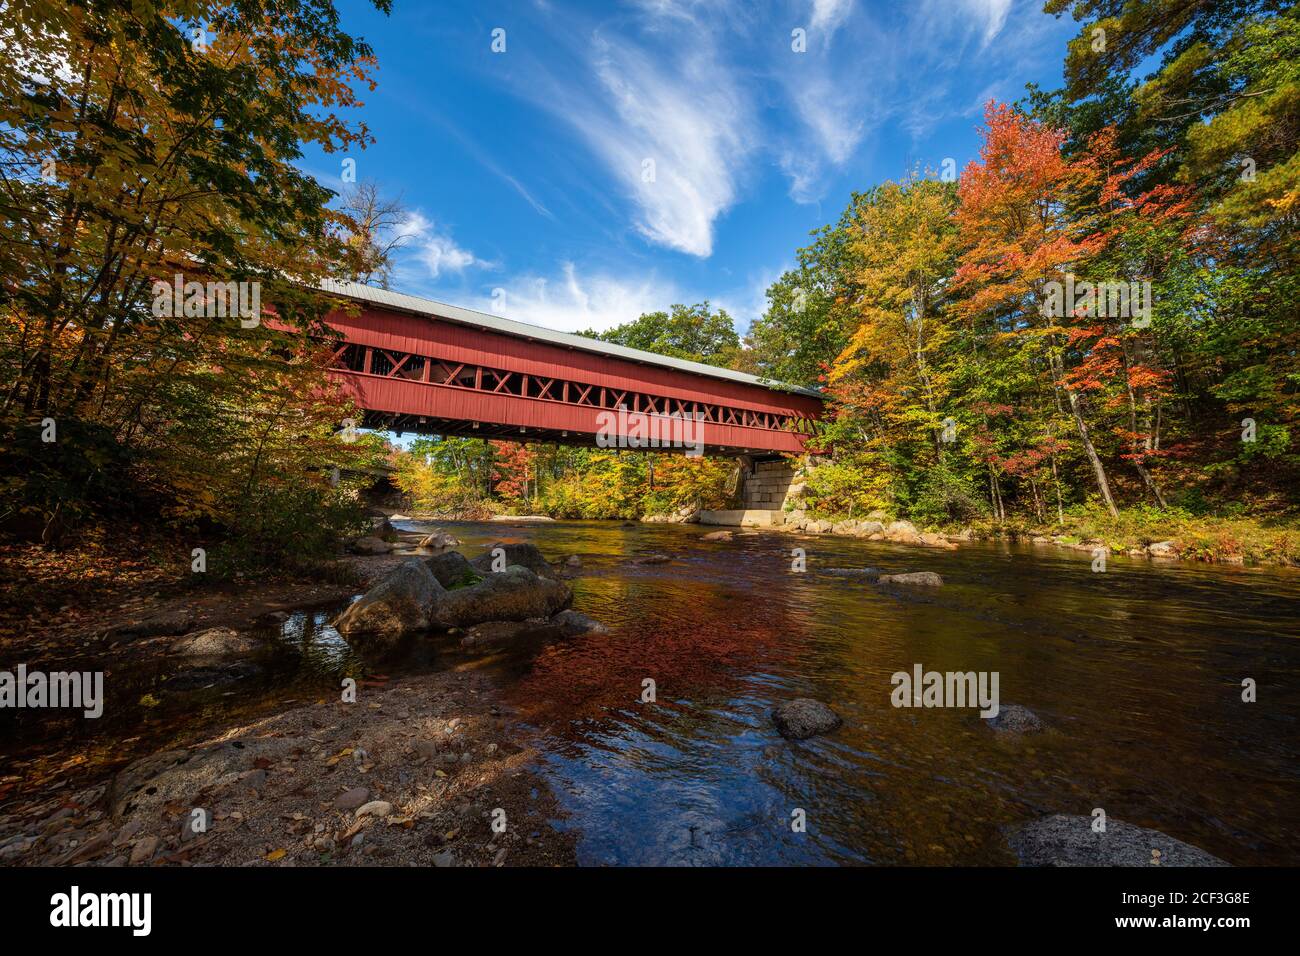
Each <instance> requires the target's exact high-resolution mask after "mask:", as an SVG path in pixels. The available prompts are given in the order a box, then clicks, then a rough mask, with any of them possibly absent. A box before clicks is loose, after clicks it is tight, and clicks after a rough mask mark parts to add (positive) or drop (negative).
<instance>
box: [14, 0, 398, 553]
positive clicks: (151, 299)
mask: <svg viewBox="0 0 1300 956" xmlns="http://www.w3.org/2000/svg"><path fill="white" fill-rule="evenodd" d="M376 5H377V6H378V7H379V8H380V9H381V10H385V11H386V10H387V8H388V2H387V0H377V4H376ZM0 46H2V47H3V49H4V51H5V53H6V56H5V57H4V62H3V65H0V193H2V194H3V196H4V202H3V203H2V204H0V249H2V250H3V252H0V255H2V256H3V262H2V265H3V269H4V282H3V284H0V379H2V388H3V397H2V398H0V432H2V434H3V440H0V445H3V446H4V447H5V448H6V449H7V450H8V453H7V455H6V458H7V460H6V461H5V466H6V468H5V472H6V474H17V475H22V474H33V475H34V474H38V473H44V474H46V475H47V478H48V477H50V476H49V469H50V468H61V467H63V466H64V465H67V467H69V468H72V469H73V471H74V472H78V473H81V472H82V471H84V472H85V474H86V475H87V476H88V477H87V479H86V480H85V481H81V480H79V481H78V482H75V483H70V482H67V481H46V482H36V481H28V482H23V481H19V482H17V483H14V482H10V483H7V484H6V485H5V487H4V488H3V490H2V493H3V494H4V496H5V500H4V507H3V511H4V513H5V514H6V515H8V516H10V517H12V516H14V515H16V514H27V513H31V512H39V513H41V514H43V515H44V516H45V519H46V521H47V523H48V522H49V521H52V520H53V518H54V516H56V515H60V514H63V515H66V514H67V512H68V509H74V508H77V507H80V504H79V502H81V503H84V501H85V496H86V495H87V494H89V493H90V492H91V491H92V490H93V489H94V488H95V487H102V486H103V484H104V481H103V479H104V478H105V477H106V476H105V468H106V466H107V462H108V461H109V460H112V461H114V462H119V463H120V462H129V463H131V464H132V467H130V468H128V469H126V470H124V471H123V472H121V473H117V474H114V475H113V476H112V477H113V481H115V482H118V483H124V482H129V481H131V480H135V481H138V482H140V483H142V484H143V485H146V486H148V487H150V488H153V489H167V494H169V495H170V496H172V497H174V498H175V507H174V508H173V509H170V510H173V511H175V512H176V513H178V514H186V513H192V512H193V511H194V510H195V509H198V510H203V507H204V495H205V494H206V493H207V492H208V491H213V490H215V489H212V488H211V483H209V482H205V481H204V480H203V478H204V476H205V474H206V473H207V472H209V471H211V470H212V469H214V468H216V469H220V468H222V467H229V468H232V469H233V471H231V472H229V473H230V474H236V473H239V470H240V467H242V465H241V466H235V465H233V464H225V463H223V462H222V461H221V460H220V459H218V460H213V459H211V458H206V457H205V456H204V455H202V454H199V448H200V447H201V445H200V444H199V442H200V437H199V436H201V435H211V434H223V433H224V434H226V435H227V437H228V438H230V437H234V436H235V435H237V440H238V441H239V442H241V443H242V442H248V443H250V444H251V445H252V446H253V447H255V448H259V449H261V450H262V452H263V453H260V454H255V455H254V456H253V457H252V458H251V459H249V461H248V464H249V465H250V466H251V467H252V468H253V471H252V472H251V473H250V474H251V476H252V477H251V478H246V479H245V481H246V482H247V481H251V482H252V483H253V484H254V485H257V486H261V484H262V483H263V482H265V481H267V480H269V479H267V478H266V476H265V474H264V473H263V471H264V469H266V468H267V467H268V462H272V461H275V460H276V456H275V455H268V454H266V453H265V452H266V451H267V450H268V449H270V448H273V447H284V446H283V444H282V442H284V441H286V440H289V439H290V438H291V437H292V436H294V435H295V434H303V433H305V432H309V431H310V432H312V433H313V434H324V435H330V434H332V431H333V429H336V428H337V427H338V424H339V418H338V417H337V416H338V415H340V414H347V411H346V409H345V408H343V406H341V405H340V404H339V403H337V402H332V403H326V402H321V401H318V397H319V396H318V394H317V392H316V389H319V388H320V387H321V386H322V384H323V378H322V376H321V374H320V367H319V364H318V362H317V358H318V356H317V354H316V353H317V347H316V346H315V345H312V344H311V343H309V342H307V341H306V340H305V339H304V338H303V337H302V336H301V335H300V334H295V333H300V332H303V331H309V332H314V333H317V334H320V335H325V334H326V330H325V329H324V328H323V327H321V326H320V325H319V322H318V320H319V318H320V317H321V316H322V315H323V314H324V312H325V311H326V310H327V309H328V308H329V307H330V303H329V302H328V301H326V299H325V297H323V296H321V295H320V294H319V293H317V292H315V291H314V288H313V287H314V285H315V283H316V281H317V280H318V279H320V278H322V277H325V276H327V275H337V274H339V273H338V272H336V269H337V270H340V271H341V272H342V274H344V275H346V274H348V271H349V265H348V264H349V261H350V259H351V256H350V254H349V250H348V248H347V246H346V245H345V243H344V242H343V241H342V236H343V235H344V233H345V232H346V231H347V229H348V225H349V224H348V223H347V221H346V218H345V217H344V216H342V215H341V214H340V213H337V212H333V211H331V210H330V209H329V208H328V205H327V204H328V201H329V199H330V198H331V196H332V194H331V193H330V191H329V190H327V189H325V188H324V187H323V186H321V185H320V184H319V183H317V182H316V181H315V180H314V179H312V178H311V177H310V176H309V175H307V174H306V173H304V172H302V171H301V170H300V169H299V168H298V166H297V161H298V160H299V159H300V158H301V156H302V149H303V144H305V143H311V144H315V145H316V146H318V147H320V148H322V149H324V150H325V151H326V152H327V153H330V152H336V151H339V150H346V149H351V148H354V147H355V148H360V147H363V146H364V145H365V144H366V143H367V142H368V141H369V139H370V137H369V134H368V132H367V131H366V129H365V127H364V125H362V124H352V123H349V122H348V121H347V119H346V117H345V115H344V113H345V112H346V111H347V110H348V109H350V108H351V107H354V106H356V105H358V103H359V100H358V96H357V93H356V90H355V87H357V86H365V85H367V84H369V83H370V69H371V67H372V65H373V58H372V56H371V51H370V49H369V47H368V46H367V45H366V44H365V43H364V42H362V41H359V40H357V39H355V38H353V37H351V36H349V35H348V34H347V33H345V32H343V31H342V30H340V29H339V25H338V13H337V11H336V10H335V9H334V6H333V4H332V3H331V2H329V0H289V2H275V3H271V2H258V0H250V2H241V3H239V4H233V5H232V4H227V3H217V2H192V3H187V4H185V5H183V7H182V8H180V9H179V10H177V8H175V7H174V6H172V5H163V4H159V3H155V2H150V0H142V2H139V3H134V4H130V5H127V6H123V5H121V4H117V3H108V2H104V0H90V2H86V3H76V4H47V3H40V2H35V0H15V2H12V3H6V4H5V5H4V8H3V13H2V14H0ZM176 277H180V278H179V284H180V287H181V289H182V290H191V289H192V290H195V291H193V292H192V293H190V292H186V294H185V297H184V298H185V301H184V304H183V305H181V304H179V303H178V304H177V305H178V307H176V308H172V307H171V306H172V301H171V300H172V296H171V291H170V290H171V289H172V288H173V284H174V283H176V282H177V278H176ZM160 288H161V290H162V291H160ZM236 295H237V302H238V305H237V306H236ZM262 304H266V305H268V306H271V305H273V307H274V311H275V318H276V322H275V323H271V322H269V321H264V319H269V314H267V315H264V314H263V311H262V308H261V306H262ZM164 305H165V306H166V308H164V307H163V306H164ZM236 312H237V314H236ZM326 405H329V406H330V407H329V408H328V410H327V409H326ZM322 414H328V416H330V417H331V418H333V426H332V427H331V425H330V424H329V423H328V422H326V421H325V420H323V419H322V418H321V417H320V416H321V415H322ZM43 420H48V421H55V422H57V423H58V424H59V426H60V427H61V428H62V430H63V434H64V435H65V436H67V437H68V439H69V440H70V444H69V445H68V446H66V447H64V448H62V449H61V453H60V456H59V457H58V458H57V460H56V458H55V457H54V456H51V455H49V454H46V450H45V449H42V448H40V447H39V446H38V445H33V444H32V443H31V442H30V441H29V438H30V436H31V434H32V432H33V429H35V428H37V427H38V425H39V422H40V421H43ZM270 420H274V421H277V422H278V423H279V424H278V425H277V426H276V427H275V428H274V429H271V431H270V432H268V431H267V430H266V422H267V421H270ZM322 430H323V431H322ZM91 434H93V435H95V436H98V437H97V438H96V439H94V441H93V442H92V441H91V440H90V439H89V438H86V440H85V442H77V441H72V439H73V438H74V436H78V435H80V436H89V435H91ZM93 448H101V449H103V448H108V449H111V454H110V455H107V457H105V454H102V453H101V452H100V451H93ZM219 450H220V451H224V452H227V453H229V454H232V455H234V454H236V453H239V452H242V450H243V448H242V447H240V448H232V447H231V446H230V444H229V443H227V444H225V445H223V446H221V447H220V449H219ZM356 451H357V450H356V449H354V448H348V447H341V446H340V447H338V448H336V449H335V451H334V456H335V457H336V458H347V457H348V456H349V455H351V454H353V453H355V452H356ZM32 455H34V456H35V457H34V458H33V457H31V456H32ZM97 461H98V462H99V463H98V464H97V463H96V462H97ZM60 462H61V463H62V464H60ZM284 463H285V464H286V465H287V459H285V460H284ZM191 469H199V471H197V472H195V471H193V470H191ZM223 474H226V473H224V472H223ZM315 474H316V478H314V479H312V478H308V479H306V480H309V481H311V480H317V481H321V482H323V481H324V477H323V475H321V474H320V473H319V472H317V473H315ZM94 476H99V479H97V480H98V485H97V484H96V480H91V479H93V478H94ZM51 489H55V490H51ZM321 494H322V495H325V496H328V493H327V492H324V491H322V492H321ZM218 497H220V496H218ZM284 500H286V501H287V500H288V499H284ZM322 500H323V499H322ZM223 501H224V506H225V507H226V508H232V507H237V504H236V503H235V502H234V501H233V500H232V499H223ZM223 517H224V518H229V519H231V520H232V521H233V519H234V517H235V516H234V515H233V514H231V513H230V512H229V511H227V512H225V513H224V514H223ZM47 530H48V529H47Z"/></svg>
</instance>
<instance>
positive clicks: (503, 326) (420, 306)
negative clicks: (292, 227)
mask: <svg viewBox="0 0 1300 956" xmlns="http://www.w3.org/2000/svg"><path fill="white" fill-rule="evenodd" d="M321 289H322V290H323V291H325V292H328V293H330V294H332V295H340V296H344V297H346V298H349V299H356V300H358V301H361V302H370V303H372V304H374V305H382V306H384V307H386V308H389V309H396V310H397V311H399V312H410V313H413V314H415V315H427V316H432V317H436V318H439V319H445V320H447V321H449V322H459V323H461V324H463V325H474V326H478V327H479V328H482V329H488V330H490V331H492V332H502V333H504V334H506V335H514V336H517V337H519V338H524V339H533V340H535V341H538V342H549V343H550V344H552V345H560V346H563V347H565V348H571V349H582V350H583V351H585V352H595V353H596V354H597V355H608V356H616V357H618V358H621V359H627V360H629V361H632V362H644V363H645V364H647V365H660V366H663V367H665V368H674V369H678V370H679V371H683V372H691V373H693V374H695V375H707V376H710V377H711V378H722V379H728V380H730V381H733V382H744V383H745V384H746V385H758V386H760V387H762V388H767V389H772V390H773V391H778V392H794V393H796V394H799V395H810V396H812V397H813V398H821V397H822V395H821V393H820V392H815V391H813V390H812V389H810V388H802V387H800V386H797V385H784V384H782V383H781V382H777V381H773V380H772V379H768V378H761V377H759V376H757V375H749V374H746V373H745V372H734V371H732V370H731V369H728V368H716V367H715V366H712V365H705V364H703V363H702V362H688V361H686V360H685V359H679V358H671V357H669V356H667V355H658V354H656V353H654V352H645V351H642V350H641V349H631V348H628V347H626V346H624V345H615V344H613V343H612V342H602V341H600V340H599V339H589V338H587V337H586V336H585V335H573V334H572V333H569V332H556V331H555V330H554V329H547V328H543V327H542V326H540V325H532V324H530V323H528V322H517V321H515V320H514V319H507V318H504V317H503V316H499V315H492V314H490V313H487V312H477V311H475V310H474V309H462V308H461V307H460V306H458V305H448V304H447V303H445V302H435V301H434V300H432V299H421V298H419V297H418V296H414V295H406V294H405V293H402V292H392V291H389V290H388V289H377V288H375V287H374V286H368V285H362V284H361V283H359V282H338V281H335V280H333V279H326V280H324V281H323V282H321Z"/></svg>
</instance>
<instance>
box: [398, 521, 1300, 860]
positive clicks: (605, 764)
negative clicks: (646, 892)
mask: <svg viewBox="0 0 1300 956" xmlns="http://www.w3.org/2000/svg"><path fill="white" fill-rule="evenodd" d="M404 526H406V527H420V528H423V527H425V526H424V525H418V524H416V523H408V524H404ZM441 527H445V528H447V529H448V530H450V531H452V533H454V534H456V535H457V536H458V537H461V538H462V539H464V540H465V541H466V547H465V548H463V549H462V550H465V551H466V552H467V553H474V552H476V551H477V550H478V548H480V547H482V546H483V545H486V544H487V543H489V542H491V541H493V540H497V539H504V540H531V541H533V542H534V543H536V544H537V545H538V546H539V547H540V548H541V549H542V550H543V551H544V552H545V553H546V554H547V555H548V556H550V557H553V558H554V557H561V556H565V555H568V554H575V553H576V554H579V555H581V556H582V558H583V564H584V567H583V572H582V575H581V577H579V578H578V579H576V580H575V581H574V582H573V583H574V586H575V593H576V597H575V600H574V606H575V607H577V608H578V609H579V610H581V611H583V612H585V613H587V614H590V615H591V616H593V617H595V618H597V619H598V620H600V621H603V622H604V623H606V624H607V625H609V627H610V631H611V632H610V633H609V634H607V635H593V636H590V637H584V638H579V639H576V640H571V641H567V642H562V643H556V644H552V645H549V646H547V647H545V648H543V649H542V650H541V651H540V652H538V653H537V654H536V655H535V656H533V657H531V658H530V659H528V660H527V661H523V662H517V663H516V665H515V667H514V677H513V680H512V681H511V682H510V686H509V690H508V694H509V696H510V698H511V700H512V703H513V704H514V705H515V706H517V707H519V708H520V710H521V711H522V712H523V713H524V714H525V715H526V717H527V719H528V721H529V722H530V724H531V725H532V726H533V727H535V728H536V729H537V743H538V745H539V747H540V748H541V750H542V752H543V753H544V755H545V757H544V773H545V774H546V775H547V776H548V777H549V778H550V780H551V782H552V784H553V786H554V787H555V789H556V791H557V793H558V794H559V795H560V799H561V802H562V804H563V806H564V808H565V809H566V810H567V811H568V813H569V814H570V816H569V824H570V825H571V826H573V827H575V829H577V830H578V831H579V832H580V834H581V838H580V842H579V856H580V860H581V861H582V862H584V863H588V864H751V863H812V864H839V863H917V864H989V863H992V864H997V863H1010V862H1013V859H1012V857H1011V856H1010V854H1009V853H1008V851H1007V850H1006V848H1005V844H1004V841H1003V839H1002V834H1001V830H1002V828H1004V827H1006V826H1008V825H1013V824H1015V823H1017V822H1020V821H1023V820H1026V819H1029V818H1032V817H1034V816H1037V815H1039V814H1044V813H1052V812H1063V813H1073V814H1084V815H1087V814H1090V813H1091V811H1092V810H1093V808H1095V807H1102V808H1104V809H1105V810H1106V813H1107V814H1108V816H1109V817H1111V818H1113V819H1119V820H1125V821H1128V822H1132V823H1137V824H1141V825H1145V826H1152V827H1155V828H1157V829H1161V830H1164V831H1166V832H1168V833H1170V834H1171V835H1173V836H1176V837H1178V838H1180V839H1183V840H1186V841H1188V842H1190V843H1193V844H1196V845H1198V846H1202V847H1204V848H1206V849H1208V850H1210V851H1211V852H1214V853H1216V854H1218V855H1220V856H1223V857H1224V858H1226V859H1228V860H1229V861H1230V862H1233V863H1238V864H1250V863H1273V864H1279V863H1288V864H1295V863H1296V862H1297V861H1298V859H1300V854H1297V851H1296V849H1295V837H1296V832H1297V823H1298V817H1300V800H1298V799H1297V796H1300V789H1298V788H1297V773H1298V771H1297V767H1298V764H1297V759H1296V757H1297V752H1296V751H1297V738H1296V733H1295V730H1296V717H1297V697H1296V694H1295V691H1296V673H1297V666H1296V665H1297V656H1298V654H1300V650H1298V647H1297V643H1296V638H1297V635H1300V575H1298V574H1296V573H1295V572H1293V571H1284V570H1259V569H1242V568H1228V569H1225V568H1221V567H1218V568H1210V567H1205V566H1197V565H1181V564H1159V565H1157V564H1152V563H1150V562H1147V561H1145V560H1126V559H1123V558H1113V559H1111V560H1110V562H1109V565H1108V570H1107V571H1106V573H1104V574H1097V573H1093V572H1092V570H1091V555H1090V554H1088V553H1086V552H1072V551H1065V550H1058V549H1055V548H1041V547H1040V548H1030V547H1008V546H997V545H975V546H968V547H963V548H962V549H961V550H959V551H955V552H935V551H930V550H927V549H923V548H910V547H903V546H896V545H889V544H884V543H870V542H865V541H859V540H851V539H832V538H792V537H789V536H786V535H781V534H775V533H771V532H753V533H750V532H738V533H737V535H736V538H735V540H733V541H731V542H725V543H718V544H709V543H703V542H700V541H699V540H698V538H699V537H700V535H702V534H703V533H705V531H707V530H711V529H707V528H699V527H694V526H674V525H667V526H665V525H638V526H635V527H620V526H619V525H616V524H610V523H581V522H578V523H556V524H539V525H514V526H510V525H506V526H503V525H500V524H491V525H488V524H468V523H466V524H456V523H448V524H444V525H441ZM796 545H798V546H802V547H804V548H805V549H806V550H807V554H808V558H807V564H808V571H807V573H804V574H798V573H793V572H792V571H791V555H790V548H792V547H794V546H796ZM651 552H663V553H667V554H671V555H673V556H674V558H675V560H673V561H672V562H671V563H668V564H653V565H636V564H632V563H630V562H631V560H632V559H634V558H636V557H637V556H638V555H643V554H647V553H651ZM832 567H858V568H860V567H877V568H880V569H881V570H883V571H885V572H890V571H903V570H933V571H938V572H939V573H941V574H942V575H943V576H944V579H945V580H946V582H947V585H946V586H945V587H944V588H942V589H937V590H935V589H919V588H918V589H913V590H908V589H904V588H898V589H893V590H890V589H885V588H881V587H878V586H875V585H871V584H867V583H864V582H862V581H859V580H853V579H846V578H839V577H835V576H832V575H828V574H826V573H824V572H825V570H826V569H828V568H832ZM917 663H920V664H922V665H923V666H924V667H925V669H926V670H938V671H967V670H974V671H998V672H999V673H1000V692H1001V694H1000V696H1001V701H1002V703H1004V704H1005V703H1019V704H1024V705H1026V706H1028V707H1031V708H1032V709H1033V710H1035V711H1036V712H1037V713H1038V714H1039V715H1040V716H1041V717H1042V718H1043V719H1044V720H1045V721H1047V722H1048V723H1049V724H1050V725H1051V726H1052V728H1053V729H1052V731H1051V732H1049V733H1047V734H1042V735H1037V736H1031V737H1026V738H1023V739H1020V740H1006V739H1003V738H1002V737H1000V736H997V735H995V734H994V733H993V732H992V731H990V730H989V729H988V728H987V727H986V726H985V725H984V724H983V722H982V721H981V720H980V719H979V718H978V716H977V715H976V714H975V712H974V711H954V710H946V709H925V710H922V709H896V708H894V707H892V706H891V704H890V692H891V690H892V685H891V683H890V675H892V674H893V673H894V672H896V671H900V670H907V671H910V670H911V668H912V666H913V665H914V664H917ZM1245 677H1252V678H1254V679H1255V680H1256V681H1257V683H1258V687H1259V699H1260V702H1259V703H1256V704H1245V703H1243V702H1242V701H1241V686H1240V685H1241V681H1242V679H1243V678H1245ZM646 678H650V679H653V680H654V681H655V684H656V690H657V703H655V704H643V703H641V702H640V698H641V694H642V686H643V685H642V681H643V680H644V679H646ZM804 696H806V697H813V698H816V699H818V700H822V701H825V702H827V703H829V704H830V705H832V706H833V707H834V708H835V709H836V710H837V711H838V712H839V714H840V715H841V716H842V717H843V718H844V721H845V725H844V727H843V728H842V729H841V730H839V731H837V732H835V733H833V734H831V735H829V736H825V737H818V738H814V739H812V740H810V741H806V742H802V743H792V742H786V741H784V740H782V738H781V737H779V736H778V735H777V734H776V732H775V730H774V729H773V727H772V725H771V723H770V721H769V719H768V716H767V715H768V712H769V711H770V709H771V708H772V706H773V705H774V704H776V703H779V702H780V701H782V700H786V699H789V698H793V697H804ZM796 808H801V809H803V810H804V811H805V813H806V815H807V821H808V824H807V832H806V833H802V834H797V833H794V832H792V830H791V826H790V822H791V813H792V811H794V810H795V809H796Z"/></svg>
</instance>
